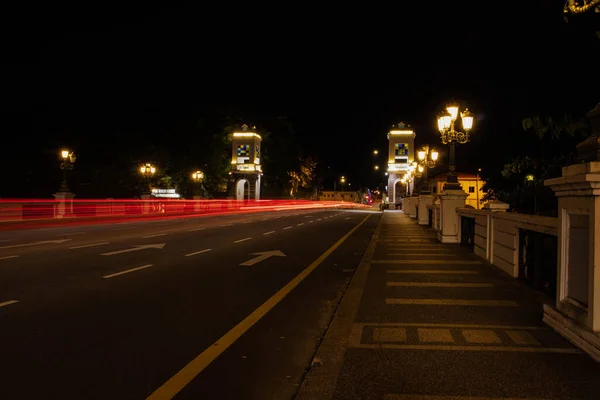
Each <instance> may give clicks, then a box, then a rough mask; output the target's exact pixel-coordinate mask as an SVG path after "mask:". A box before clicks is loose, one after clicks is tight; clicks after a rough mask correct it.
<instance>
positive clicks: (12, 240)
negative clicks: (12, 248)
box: [0, 239, 15, 243]
mask: <svg viewBox="0 0 600 400" xmlns="http://www.w3.org/2000/svg"><path fill="white" fill-rule="evenodd" d="M14 241H15V239H2V240H0V243H6V242H14Z"/></svg>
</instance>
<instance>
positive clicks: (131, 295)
mask: <svg viewBox="0 0 600 400" xmlns="http://www.w3.org/2000/svg"><path fill="white" fill-rule="evenodd" d="M379 218H380V214H379V213H373V212H365V211H340V210H318V211H313V212H309V211H306V210H303V211H293V212H291V211H282V212H271V213H262V214H251V215H224V216H210V217H204V218H189V219H177V220H171V221H160V222H158V221H157V222H133V223H123V224H113V225H96V226H78V227H72V228H49V229H42V230H22V231H10V232H0V358H1V360H2V361H1V362H0V398H2V399H42V398H43V399H109V398H110V399H145V398H148V397H149V396H154V397H151V398H152V399H158V398H173V397H175V398H177V399H187V398H190V399H191V398H194V399H198V398H202V399H241V398H244V399H289V398H292V397H293V396H294V394H295V392H296V390H297V388H298V386H299V383H300V382H301V380H302V377H303V374H304V373H305V371H306V369H307V368H308V366H309V363H310V362H311V359H312V356H313V355H314V352H315V349H316V347H317V345H318V343H319V340H320V338H321V336H322V335H323V333H324V331H325V329H326V327H327V324H328V323H329V321H330V319H331V316H332V315H333V312H334V311H335V307H336V306H337V304H338V303H339V300H340V298H341V296H342V294H343V292H344V290H345V288H346V286H347V284H348V282H349V279H350V278H351V277H352V274H353V272H354V270H355V268H356V266H357V265H358V263H359V261H360V258H361V256H362V254H363V253H364V250H365V248H366V246H367V244H368V242H369V239H370V238H371V236H372V233H373V231H374V230H375V227H376V226H377V223H378V221H379ZM136 246H137V247H136ZM140 246H141V247H140ZM264 252H267V253H264ZM159 388H160V389H159Z"/></svg>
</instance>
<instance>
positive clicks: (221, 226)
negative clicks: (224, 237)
mask: <svg viewBox="0 0 600 400" xmlns="http://www.w3.org/2000/svg"><path fill="white" fill-rule="evenodd" d="M219 226H220V227H221V228H222V227H224V226H233V224H225V225H219Z"/></svg>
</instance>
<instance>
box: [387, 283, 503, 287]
mask: <svg viewBox="0 0 600 400" xmlns="http://www.w3.org/2000/svg"><path fill="white" fill-rule="evenodd" d="M386 285H387V286H401V287H455V288H458V287H469V288H489V287H494V285H493V284H491V283H447V282H387V283H386Z"/></svg>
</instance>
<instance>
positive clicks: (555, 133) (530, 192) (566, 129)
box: [483, 115, 589, 215]
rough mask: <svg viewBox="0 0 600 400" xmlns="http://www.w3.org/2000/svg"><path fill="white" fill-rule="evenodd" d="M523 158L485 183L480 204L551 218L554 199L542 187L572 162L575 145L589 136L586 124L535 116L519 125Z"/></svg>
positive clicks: (559, 118) (562, 117)
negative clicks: (496, 203)
mask: <svg viewBox="0 0 600 400" xmlns="http://www.w3.org/2000/svg"><path fill="white" fill-rule="evenodd" d="M522 125H523V130H524V131H525V134H526V136H525V137H524V138H523V143H524V146H523V148H524V149H525V154H521V155H518V156H515V157H514V158H513V159H512V160H511V162H510V163H508V164H505V165H504V169H503V170H502V172H501V173H500V175H499V176H498V175H497V176H490V177H487V179H486V185H485V187H484V190H485V191H487V194H486V195H485V196H484V198H483V200H484V201H487V200H492V199H497V200H501V201H504V202H506V203H508V204H510V206H511V209H512V210H514V211H516V212H522V213H529V214H542V215H554V214H555V212H556V197H555V196H554V193H553V192H552V190H550V189H548V188H547V187H545V186H544V181H545V180H546V179H550V178H555V177H557V176H560V175H561V169H562V167H564V166H567V165H570V164H573V163H574V162H575V157H574V156H575V150H576V148H575V145H576V144H577V143H579V142H581V141H582V140H583V139H584V138H585V137H586V136H587V135H588V134H589V126H588V124H587V122H586V120H584V119H581V118H573V117H571V116H569V115H562V116H560V117H558V118H552V117H549V116H545V117H540V116H534V117H530V118H525V119H524V120H523V121H522Z"/></svg>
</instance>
